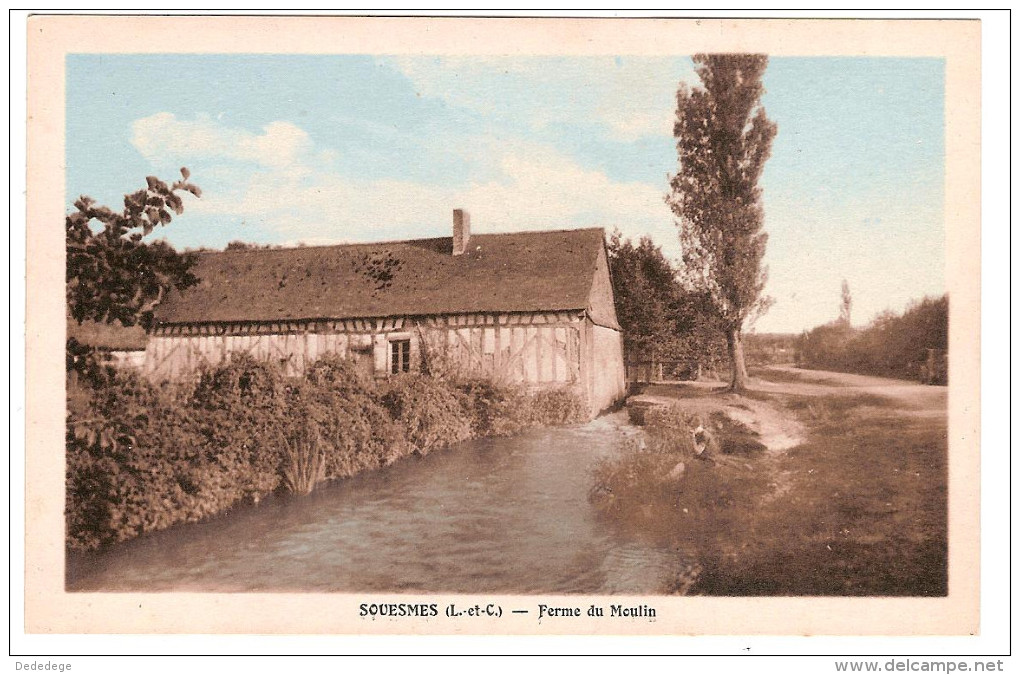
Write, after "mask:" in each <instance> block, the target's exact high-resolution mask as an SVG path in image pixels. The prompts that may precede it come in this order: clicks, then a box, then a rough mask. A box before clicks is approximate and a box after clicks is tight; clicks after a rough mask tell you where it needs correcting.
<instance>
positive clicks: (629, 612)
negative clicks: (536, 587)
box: [538, 605, 655, 619]
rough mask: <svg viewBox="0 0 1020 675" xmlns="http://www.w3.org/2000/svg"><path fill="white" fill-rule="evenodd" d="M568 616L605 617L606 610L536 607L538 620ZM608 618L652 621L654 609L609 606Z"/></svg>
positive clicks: (597, 607)
mask: <svg viewBox="0 0 1020 675" xmlns="http://www.w3.org/2000/svg"><path fill="white" fill-rule="evenodd" d="M568 616H606V608H605V607H599V606H598V605H592V606H591V607H589V608H588V609H587V611H585V610H582V609H581V608H580V607H550V606H549V605H539V606H538V618H539V619H544V618H546V617H568ZM609 617H610V618H629V619H654V618H655V608H654V607H652V606H651V605H636V606H634V607H624V606H623V605H609Z"/></svg>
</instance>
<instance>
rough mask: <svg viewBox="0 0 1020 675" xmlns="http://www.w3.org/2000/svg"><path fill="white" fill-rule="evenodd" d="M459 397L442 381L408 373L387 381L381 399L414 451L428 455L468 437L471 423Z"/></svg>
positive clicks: (451, 387)
mask: <svg viewBox="0 0 1020 675" xmlns="http://www.w3.org/2000/svg"><path fill="white" fill-rule="evenodd" d="M461 396H462V395H461V394H460V392H459V391H458V390H457V389H456V388H455V387H454V386H452V385H450V384H448V383H446V382H445V381H443V380H436V379H433V378H430V377H426V376H423V375H417V374H409V375H401V376H398V377H395V378H394V379H392V380H390V381H389V382H388V383H387V387H386V393H385V394H383V397H382V400H383V403H384V405H385V406H386V408H387V410H389V412H390V415H392V416H393V419H395V420H396V421H397V422H398V423H399V424H401V425H403V427H404V430H405V431H406V433H407V440H408V442H410V444H411V445H412V446H413V447H414V450H415V452H417V453H418V454H420V455H427V454H428V453H429V452H431V451H432V450H434V449H437V448H441V447H443V446H446V445H450V444H452V443H457V442H459V441H463V440H466V439H468V438H470V437H471V420H470V417H469V416H468V414H467V412H466V410H465V406H464V404H463V401H462V398H461Z"/></svg>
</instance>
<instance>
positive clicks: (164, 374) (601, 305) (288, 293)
mask: <svg viewBox="0 0 1020 675" xmlns="http://www.w3.org/2000/svg"><path fill="white" fill-rule="evenodd" d="M195 275H196V276H197V277H198V278H199V279H200V282H199V284H198V285H197V286H194V287H192V288H190V289H188V290H187V291H184V292H183V293H178V292H172V293H170V294H169V295H168V297H167V298H166V300H164V302H163V303H162V304H161V305H160V306H159V308H158V309H157V311H156V315H155V323H154V325H153V328H152V330H151V334H150V336H149V340H148V345H147V347H146V353H145V365H144V370H145V372H146V373H147V374H148V375H149V376H150V377H151V378H153V379H179V378H183V377H188V376H189V375H191V374H193V373H195V372H196V371H197V370H198V369H200V368H201V367H202V366H204V365H206V364H208V365H215V364H216V363H219V362H220V361H222V360H223V359H226V358H228V356H229V355H230V354H231V353H238V352H246V353H249V354H251V355H253V356H255V357H256V358H259V359H268V360H275V361H276V362H278V363H279V364H280V365H281V366H282V367H283V368H284V369H285V371H286V372H287V373H289V374H291V375H297V374H300V373H301V372H302V371H303V370H304V368H305V366H306V364H310V363H312V362H313V361H314V360H315V359H317V358H318V357H320V356H322V355H324V354H328V353H336V354H339V355H342V356H344V357H345V358H349V359H351V360H353V361H354V362H355V363H356V364H357V365H358V367H360V368H364V370H365V371H366V372H369V373H371V374H373V375H374V376H376V377H386V376H389V375H392V374H396V373H401V372H408V371H417V370H419V369H422V368H423V367H428V368H430V369H431V370H432V371H433V372H435V371H437V370H443V371H446V372H450V371H451V370H452V371H456V372H457V373H458V374H460V375H464V376H470V377H483V378H489V379H493V380H497V381H500V382H506V383H519V384H522V385H525V386H528V387H574V388H576V389H577V390H578V391H579V393H581V394H582V395H583V396H584V398H585V400H586V401H587V402H588V406H589V409H590V411H591V413H592V414H595V413H597V412H599V411H600V410H603V409H605V408H606V407H608V406H610V405H612V404H613V403H614V402H615V401H616V400H618V399H619V398H620V397H622V396H623V394H624V387H625V383H624V366H623V347H622V340H621V335H620V326H619V324H618V323H617V319H616V311H615V308H614V304H613V289H612V283H611V281H610V276H609V266H608V260H607V257H606V249H605V240H604V232H603V231H602V230H601V229H582V230H560V231H546V232H519V233H512V234H477V235H472V234H471V227H470V217H469V216H468V214H467V213H466V212H464V211H461V210H459V209H458V210H456V211H454V217H453V236H452V237H444V238H438V239H421V240H415V241H399V242H387V243H377V244H350V245H340V246H317V247H301V248H289V249H254V250H252V249H249V250H228V251H224V252H214V253H203V254H201V256H200V259H199V262H198V263H197V266H196V268H195Z"/></svg>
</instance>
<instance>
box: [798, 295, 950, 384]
mask: <svg viewBox="0 0 1020 675" xmlns="http://www.w3.org/2000/svg"><path fill="white" fill-rule="evenodd" d="M849 306H850V303H849V291H848V290H847V289H846V288H844V293H843V307H844V308H845V311H841V313H840V314H841V316H840V318H839V319H837V320H836V321H833V322H831V323H827V324H825V325H822V326H818V327H816V328H813V329H811V330H810V331H805V332H804V334H803V335H801V337H800V340H799V342H798V345H797V351H798V363H799V365H800V366H801V367H805V368H819V369H825V370H838V371H843V372H850V373H862V374H868V375H882V376H886V377H902V378H909V379H920V380H922V381H925V382H928V383H931V384H945V383H946V380H947V373H946V354H947V352H948V345H949V296H948V295H943V296H941V297H925V298H924V299H922V300H921V301H919V302H914V303H912V304H911V305H910V306H909V307H908V308H907V310H906V311H905V312H903V313H902V314H896V313H895V312H891V311H887V312H884V313H882V314H880V315H879V316H878V317H876V318H875V319H874V320H873V321H872V322H871V323H870V324H868V326H867V327H865V328H863V329H854V328H853V327H852V326H851V325H850V322H849Z"/></svg>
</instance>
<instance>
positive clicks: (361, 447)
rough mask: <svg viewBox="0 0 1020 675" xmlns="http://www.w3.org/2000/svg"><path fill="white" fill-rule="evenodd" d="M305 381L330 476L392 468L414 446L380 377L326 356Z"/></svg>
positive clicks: (308, 409)
mask: <svg viewBox="0 0 1020 675" xmlns="http://www.w3.org/2000/svg"><path fill="white" fill-rule="evenodd" d="M306 379H307V382H308V385H309V386H308V387H305V388H304V389H303V391H304V396H305V399H306V402H305V404H304V407H305V410H306V416H307V417H308V418H309V419H312V420H314V421H315V422H316V423H318V425H319V429H320V431H321V435H322V441H323V445H324V446H325V453H326V477H327V478H345V477H348V476H353V475H354V474H356V473H359V472H360V471H364V470H366V469H375V468H378V467H380V466H388V465H389V464H392V463H393V462H395V461H396V460H397V459H399V458H401V457H403V456H404V455H407V454H408V453H410V452H412V451H413V450H414V448H412V447H411V445H410V443H408V441H407V434H406V432H405V430H404V429H403V427H402V425H401V424H400V423H399V422H397V421H395V420H394V419H393V416H392V415H391V414H390V412H389V411H388V410H387V409H386V407H385V405H384V404H383V392H382V391H380V389H379V387H377V385H376V382H375V380H374V379H372V378H371V377H368V376H367V375H366V374H365V373H363V372H361V371H359V370H358V369H357V368H355V367H354V366H353V364H351V363H350V362H349V361H346V360H344V359H342V358H340V357H338V356H335V355H329V356H325V357H323V358H321V359H319V360H318V361H316V362H315V363H313V364H312V365H311V366H310V367H309V369H308V371H307V375H306Z"/></svg>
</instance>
